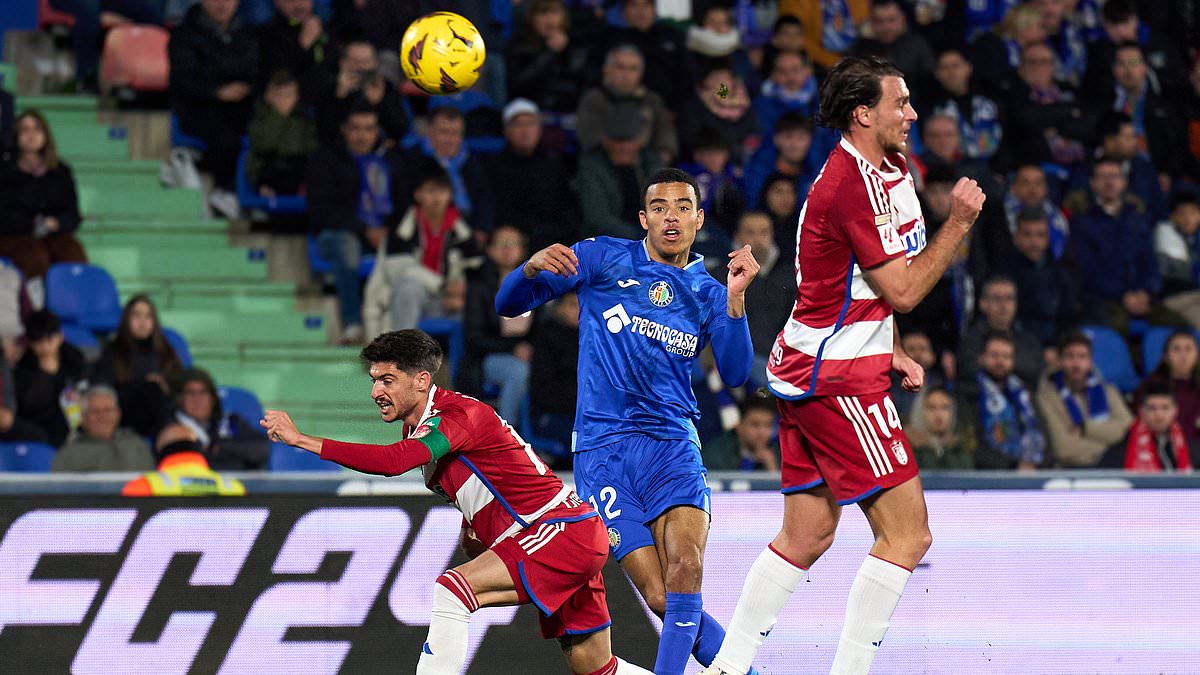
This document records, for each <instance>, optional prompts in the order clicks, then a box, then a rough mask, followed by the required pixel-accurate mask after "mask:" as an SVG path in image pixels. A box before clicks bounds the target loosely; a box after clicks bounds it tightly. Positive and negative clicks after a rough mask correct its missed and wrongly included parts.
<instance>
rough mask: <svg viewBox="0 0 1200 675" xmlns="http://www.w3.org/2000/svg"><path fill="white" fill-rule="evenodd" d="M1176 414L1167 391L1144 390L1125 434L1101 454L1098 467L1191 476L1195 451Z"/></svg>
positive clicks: (1167, 389)
mask: <svg viewBox="0 0 1200 675" xmlns="http://www.w3.org/2000/svg"><path fill="white" fill-rule="evenodd" d="M1178 414H1179V407H1178V406H1177V405H1175V397H1174V396H1173V395H1172V394H1171V389H1170V388H1169V387H1164V386H1153V387H1149V388H1147V389H1146V391H1145V392H1144V393H1143V398H1142V403H1141V405H1139V406H1138V416H1137V419H1136V420H1134V422H1133V426H1131V427H1130V428H1129V433H1128V434H1127V435H1126V436H1125V439H1124V441H1122V442H1120V443H1117V444H1116V445H1114V446H1113V447H1112V448H1110V449H1109V450H1108V452H1107V453H1105V455H1104V459H1103V461H1102V462H1101V466H1102V467H1104V468H1123V469H1125V470H1126V471H1134V472H1138V473H1191V472H1192V466H1193V460H1192V456H1193V455H1196V454H1197V448H1196V444H1195V442H1189V440H1188V437H1187V435H1185V434H1184V432H1183V427H1182V426H1181V425H1180V424H1179V419H1178Z"/></svg>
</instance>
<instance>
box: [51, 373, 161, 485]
mask: <svg viewBox="0 0 1200 675" xmlns="http://www.w3.org/2000/svg"><path fill="white" fill-rule="evenodd" d="M79 404H80V410H81V413H82V421H81V423H80V426H79V429H77V430H75V431H74V432H73V433H72V434H71V436H70V438H68V439H67V443H66V445H64V446H63V447H62V448H60V449H59V451H58V453H57V454H56V455H54V461H53V462H51V464H50V470H51V471H56V472H57V471H148V470H150V469H153V468H154V458H153V457H152V456H151V454H150V446H149V445H147V444H146V440H145V437H144V436H140V435H138V434H137V433H135V432H133V431H131V430H129V429H125V428H123V427H121V407H120V405H118V403H117V392H115V391H113V389H112V388H111V387H108V386H106V385H102V384H99V385H93V386H92V387H89V388H88V390H87V391H85V392H84V393H83V396H81V397H80V399H79Z"/></svg>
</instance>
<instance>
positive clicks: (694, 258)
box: [642, 239, 704, 270]
mask: <svg viewBox="0 0 1200 675" xmlns="http://www.w3.org/2000/svg"><path fill="white" fill-rule="evenodd" d="M649 246H650V245H649V244H648V243H646V240H645V239H642V253H644V254H646V262H658V261H657V260H655V259H654V258H651V257H650V248H649ZM688 257H689V258H691V260H688V261H687V264H686V265H684V266H683V269H685V270H686V269H691V268H692V267H693V266H694V265H695V264H696V263H703V262H704V256H702V255H700V254H699V253H696V252H695V251H688ZM659 264H660V265H666V263H659ZM667 266H668V267H672V265H667ZM701 269H703V266H702V267H701Z"/></svg>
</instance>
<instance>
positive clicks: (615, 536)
mask: <svg viewBox="0 0 1200 675" xmlns="http://www.w3.org/2000/svg"><path fill="white" fill-rule="evenodd" d="M608 545H609V546H610V547H612V548H616V547H618V546H620V545H621V533H620V532H617V531H616V530H615V529H613V528H611V527H610V528H608Z"/></svg>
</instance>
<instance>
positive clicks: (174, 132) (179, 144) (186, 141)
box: [170, 113, 208, 152]
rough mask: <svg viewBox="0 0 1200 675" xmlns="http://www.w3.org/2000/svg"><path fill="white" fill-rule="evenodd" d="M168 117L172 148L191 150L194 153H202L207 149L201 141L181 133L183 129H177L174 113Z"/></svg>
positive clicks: (205, 144)
mask: <svg viewBox="0 0 1200 675" xmlns="http://www.w3.org/2000/svg"><path fill="white" fill-rule="evenodd" d="M170 117H171V147H172V148H191V149H192V150H195V151H196V152H204V151H205V150H207V149H208V143H205V142H204V140H203V139H200V138H196V137H195V136H188V135H187V134H185V133H183V129H181V128H180V127H179V118H178V117H176V116H175V113H171V116H170Z"/></svg>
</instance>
